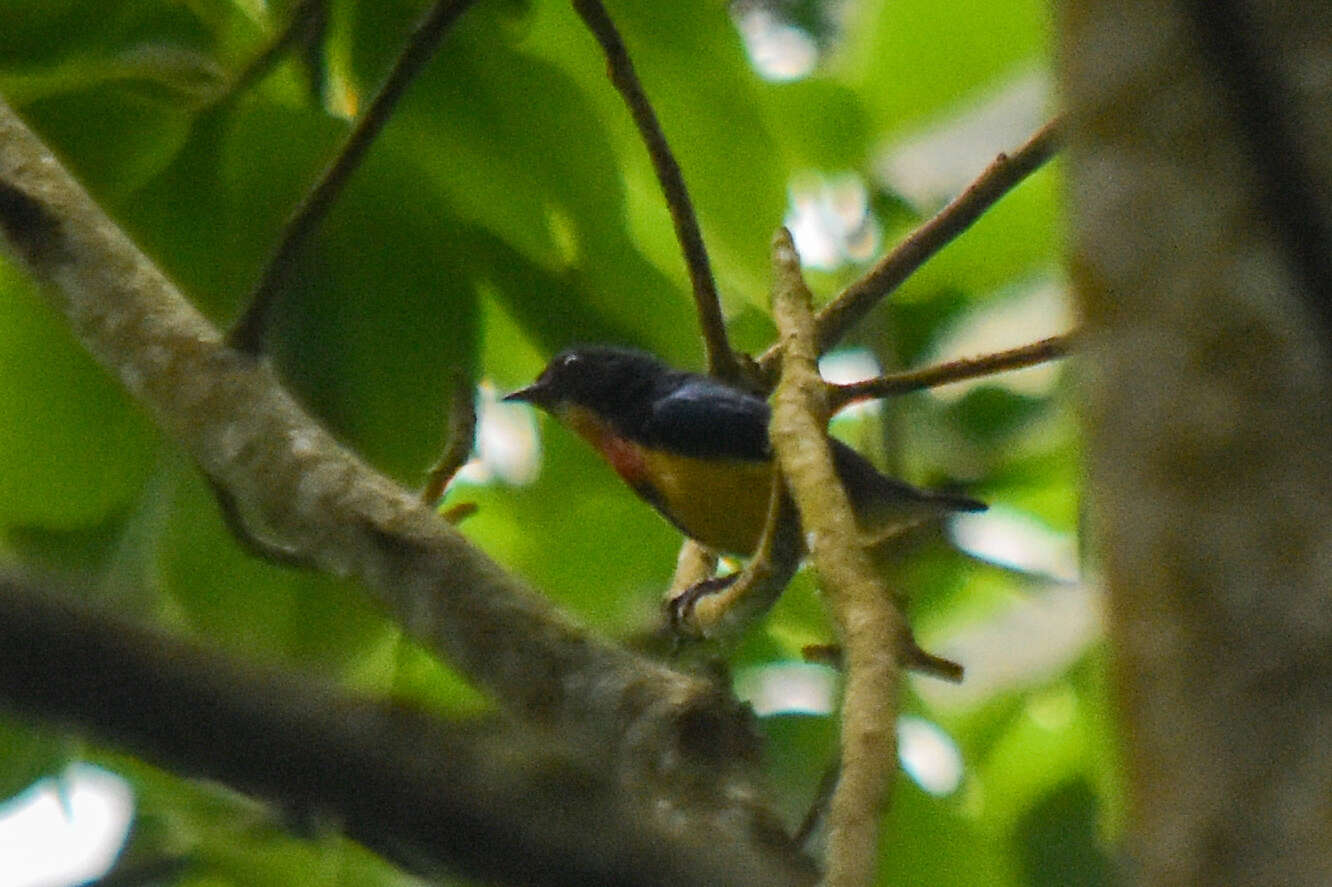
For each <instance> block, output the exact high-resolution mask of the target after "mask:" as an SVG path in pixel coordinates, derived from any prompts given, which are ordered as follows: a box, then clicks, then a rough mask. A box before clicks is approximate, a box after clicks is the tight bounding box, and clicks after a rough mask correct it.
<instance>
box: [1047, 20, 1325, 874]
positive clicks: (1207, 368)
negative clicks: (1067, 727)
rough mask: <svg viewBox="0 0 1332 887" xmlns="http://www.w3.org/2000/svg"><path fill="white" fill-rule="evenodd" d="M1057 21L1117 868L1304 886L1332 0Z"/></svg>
mask: <svg viewBox="0 0 1332 887" xmlns="http://www.w3.org/2000/svg"><path fill="white" fill-rule="evenodd" d="M1063 25H1064V28H1063V37H1064V45H1063V47H1062V65H1063V80H1064V91H1065V95H1066V96H1067V99H1068V102H1069V106H1070V107H1069V114H1070V116H1069V121H1068V122H1069V124H1070V126H1069V130H1068V136H1069V139H1068V148H1069V179H1070V186H1071V187H1070V204H1071V207H1072V214H1073V242H1074V273H1075V279H1076V282H1077V285H1078V290H1079V295H1080V299H1081V307H1082V310H1083V312H1084V314H1085V316H1086V332H1087V335H1086V338H1085V340H1084V345H1085V347H1086V355H1087V367H1088V376H1089V379H1088V395H1089V403H1088V407H1087V423H1088V429H1089V436H1090V461H1091V464H1090V475H1091V476H1090V480H1091V496H1092V501H1093V511H1092V514H1093V522H1092V530H1093V532H1094V534H1095V535H1096V536H1097V538H1098V541H1099V549H1100V551H1101V553H1102V556H1103V558H1104V566H1105V569H1106V572H1107V578H1108V581H1109V587H1110V614H1111V620H1112V632H1113V642H1114V645H1115V652H1116V656H1117V680H1118V684H1119V693H1120V697H1121V701H1122V706H1123V715H1124V718H1125V720H1124V735H1125V749H1126V755H1127V763H1128V766H1129V771H1130V779H1131V795H1132V811H1131V823H1132V826H1131V836H1130V838H1131V840H1130V846H1129V848H1128V849H1129V855H1130V858H1131V860H1132V866H1131V867H1130V869H1129V872H1128V873H1129V874H1130V875H1131V877H1132V879H1133V880H1134V881H1135V882H1136V883H1141V884H1150V885H1154V887H1161V885H1176V884H1199V885H1202V884H1208V885H1216V884H1227V885H1240V884H1282V885H1300V884H1309V885H1314V884H1318V885H1326V884H1329V883H1332V816H1329V812H1328V811H1329V810H1332V755H1330V754H1329V753H1328V740H1329V737H1332V531H1330V530H1329V527H1332V397H1329V391H1330V390H1332V360H1330V359H1329V353H1330V348H1332V331H1330V330H1329V326H1328V324H1327V320H1326V319H1327V317H1328V316H1329V314H1328V308H1329V305H1328V300H1329V299H1332V292H1328V291H1327V281H1326V279H1325V276H1326V272H1325V270H1320V264H1321V268H1322V269H1325V268H1326V263H1327V262H1328V261H1329V259H1332V249H1329V246H1330V245H1329V244H1328V243H1326V242H1324V241H1325V235H1324V234H1323V233H1322V232H1324V231H1326V230H1329V228H1332V153H1329V152H1328V151H1327V147H1326V146H1327V145H1328V144H1332V4H1327V3H1305V4H1300V3H1294V4H1283V3H1278V2H1275V0H1271V2H1253V3H1248V2H1239V0H1235V2H1230V0H1227V2H1221V3H1216V4H1205V3H1192V2H1190V3H1182V2H1181V3H1173V2H1168V0H1145V2H1134V3H1124V2H1113V0H1082V2H1074V3H1070V4H1068V5H1067V6H1066V7H1065V8H1064V22H1063ZM1292 180H1293V181H1294V182H1295V183H1296V185H1297V188H1296V191H1297V193H1298V194H1299V197H1298V199H1291V198H1290V197H1289V195H1290V193H1292V192H1291V191H1290V190H1289V188H1288V187H1287V186H1288V185H1289V183H1290V181H1292ZM1283 181H1284V182H1286V185H1283V184H1282V182H1283ZM1283 195H1285V196H1283Z"/></svg>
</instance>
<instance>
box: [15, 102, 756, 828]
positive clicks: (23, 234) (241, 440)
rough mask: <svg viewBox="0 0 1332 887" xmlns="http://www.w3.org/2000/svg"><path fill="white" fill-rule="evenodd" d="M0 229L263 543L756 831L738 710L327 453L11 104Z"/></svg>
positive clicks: (453, 659)
mask: <svg viewBox="0 0 1332 887" xmlns="http://www.w3.org/2000/svg"><path fill="white" fill-rule="evenodd" d="M0 232H3V234H4V240H5V242H6V244H7V246H8V247H9V248H10V250H11V251H12V252H13V253H14V254H15V255H17V256H18V257H19V258H21V259H22V261H23V263H24V264H25V265H26V266H27V268H28V269H29V271H30V272H31V274H32V275H33V277H34V278H35V279H36V280H38V281H40V282H42V283H43V284H45V285H46V289H47V290H48V291H49V292H50V294H51V295H52V297H53V298H54V300H55V302H56V304H57V306H58V307H59V308H60V309H61V310H62V311H63V312H64V313H65V315H66V316H67V318H68V320H69V322H70V324H71V326H72V328H73V330H74V332H75V334H76V336H77V337H78V338H79V339H80V340H81V341H82V342H83V344H84V345H85V346H86V347H87V348H88V349H89V351H91V352H92V353H93V354H94V356H95V357H97V358H98V359H99V360H100V361H101V362H102V363H103V364H104V365H105V366H106V367H108V368H109V369H110V370H111V371H112V372H113V373H115V374H116V375H117V376H118V377H119V378H120V379H121V380H122V381H123V383H124V384H125V385H126V387H127V388H128V389H129V390H130V391H131V392H132V393H133V394H134V395H135V396H136V397H137V398H138V399H139V400H141V401H142V402H143V403H144V404H146V405H147V406H148V407H149V408H150V409H151V410H152V412H153V413H154V414H155V415H156V417H157V419H158V420H159V422H160V424H161V425H162V427H163V428H164V429H165V430H166V431H167V432H169V433H170V434H172V435H173V436H175V437H176V439H177V440H179V441H180V443H181V444H182V445H183V446H184V447H185V448H186V450H187V451H188V452H189V453H190V454H191V455H192V456H193V458H194V459H195V460H196V461H197V462H198V463H199V465H200V466H201V468H202V469H203V471H204V472H205V473H206V474H207V475H208V476H209V477H211V478H213V479H214V480H216V481H217V482H218V483H219V484H221V485H222V486H224V487H225V488H226V489H227V490H228V491H229V492H230V493H231V494H232V495H233V496H235V497H236V499H237V500H239V501H240V502H242V503H243V504H244V506H245V513H246V514H247V515H256V516H257V517H258V518H259V520H260V521H261V523H262V524H263V528H264V530H265V533H264V535H265V536H266V537H269V538H271V539H272V540H274V541H276V542H278V543H280V544H282V545H283V546H286V547H289V548H290V549H291V550H292V551H293V552H294V553H296V554H297V555H299V556H300V557H301V558H302V559H303V560H305V561H309V562H312V563H313V564H315V565H317V566H318V567H319V568H320V569H322V570H325V571H327V572H329V573H332V574H335V575H350V576H353V577H356V578H359V579H360V580H361V581H362V582H363V584H364V585H365V587H366V589H367V590H368V591H369V592H370V593H371V594H372V595H374V596H375V597H376V598H377V599H378V600H379V601H381V602H382V603H383V605H384V606H385V607H386V608H387V609H388V610H389V611H390V612H391V613H392V614H393V615H394V616H395V617H396V619H397V620H398V621H399V622H400V623H401V624H402V625H403V627H404V628H405V629H406V630H407V631H408V632H409V633H410V634H411V635H413V636H414V637H416V638H418V639H419V640H420V641H421V642H422V643H424V644H425V645H426V646H427V647H428V648H430V649H431V650H433V651H435V652H436V653H438V654H439V655H440V656H441V657H442V658H444V659H445V660H446V661H448V662H449V663H451V664H452V665H454V666H455V667H457V668H458V669H459V670H460V671H461V672H462V673H463V674H464V675H465V676H466V677H467V678H468V679H470V680H471V681H473V682H474V683H475V684H476V685H477V686H479V687H480V688H482V689H484V690H486V691H488V692H489V693H490V694H492V696H493V697H494V699H495V700H496V701H497V702H498V703H499V704H500V705H502V706H504V707H505V708H506V709H507V710H508V711H510V712H512V713H514V714H515V715H516V716H519V717H521V718H525V719H529V720H530V721H532V722H533V723H535V724H537V725H540V726H542V727H544V728H549V729H551V730H553V731H556V732H559V733H560V734H561V735H564V736H567V737H568V738H569V739H570V740H571V741H573V742H582V743H586V744H587V745H588V747H591V748H596V749H598V751H599V753H600V754H602V755H603V756H604V760H605V761H606V762H607V763H608V764H609V765H610V766H612V767H613V768H616V769H617V770H618V772H620V773H621V774H623V775H625V777H626V778H630V779H632V778H637V777H641V776H642V774H643V773H652V774H655V775H657V776H667V775H669V774H671V773H673V772H683V771H684V770H686V769H688V768H690V767H694V766H696V765H699V764H700V762H702V763H703V764H705V765H706V766H707V768H708V769H709V772H710V773H711V774H712V775H711V777H710V779H709V780H707V781H703V782H699V783H697V784H693V785H692V787H691V788H690V791H692V792H698V791H700V790H701V789H700V788H699V786H700V785H702V786H705V787H706V790H707V793H709V794H710V795H711V796H712V798H713V802H712V803H711V806H708V805H704V807H705V809H704V811H703V812H702V813H700V814H699V815H702V816H704V818H705V819H706V818H709V817H715V818H716V820H717V821H718V822H721V821H723V820H726V819H727V818H728V817H729V818H734V817H736V816H737V815H739V817H740V819H741V820H748V821H752V822H756V823H757V822H761V821H763V820H764V818H765V816H766V815H767V814H766V813H765V810H766V808H765V807H764V806H763V805H762V803H761V801H760V799H759V798H758V796H757V794H756V792H755V790H754V788H753V784H752V781H751V775H750V770H749V768H750V767H751V766H752V762H753V760H754V757H755V749H756V743H757V738H756V737H755V736H754V734H753V732H752V726H751V724H750V721H749V716H748V715H747V713H746V712H745V710H743V709H742V708H741V707H740V706H739V704H738V703H736V702H735V700H734V699H733V698H731V697H730V696H728V695H726V694H724V693H723V692H721V691H720V690H718V689H717V688H715V687H713V686H712V685H710V684H707V683H705V682H703V681H701V680H699V679H696V678H693V677H689V676H686V675H684V674H681V673H680V672H677V671H674V670H672V669H670V668H667V667H665V666H663V665H660V664H657V663H654V662H651V661H649V660H646V659H644V658H641V657H638V656H635V655H632V654H631V653H629V652H627V651H625V650H624V649H622V648H619V647H616V646H613V645H611V644H608V643H606V642H604V641H602V640H600V639H598V638H597V637H595V636H593V635H591V634H589V633H588V632H587V631H586V630H585V629H583V628H582V627H581V626H579V625H577V624H575V623H574V622H572V621H571V620H570V619H569V618H568V617H566V616H564V615H563V614H561V613H559V612H558V611H556V610H555V609H554V608H553V607H552V606H551V605H550V604H549V603H548V602H547V601H546V600H545V599H544V598H542V597H541V596H540V595H539V594H537V593H536V592H535V591H533V590H532V589H531V588H529V587H527V586H526V585H524V584H523V583H521V582H520V581H518V580H516V579H515V578H513V577H512V576H510V575H508V574H507V573H506V572H505V571H504V570H503V569H501V568H500V567H499V566H498V565H497V564H495V563H494V562H493V561H491V560H490V559H489V558H488V557H486V555H484V554H483V553H482V552H480V551H479V550H477V549H476V548H475V547H473V546H472V545H471V544H469V543H468V542H467V541H466V540H465V539H464V538H463V537H462V536H460V535H459V534H458V533H457V532H455V531H454V530H452V529H451V528H450V527H449V526H448V525H447V524H446V523H445V522H444V521H442V520H441V519H440V518H439V517H438V516H437V515H435V514H434V513H432V512H431V511H430V509H428V508H426V507H425V506H424V505H422V504H421V503H420V502H419V501H417V499H416V497H414V496H413V495H411V494H410V493H409V492H407V491H406V490H403V489H401V488H400V487H398V486H397V485H396V484H394V483H393V482H391V481H389V480H388V479H386V478H384V477H383V476H382V475H379V474H378V473H376V472H374V471H373V470H371V469H370V468H369V467H368V466H367V465H365V464H364V463H363V462H362V461H361V460H359V459H358V458H357V457H356V456H354V455H353V454H351V453H350V452H348V451H347V450H346V449H344V448H343V447H341V446H340V445H339V444H337V442H336V441H334V440H333V438H332V437H331V436H330V435H329V434H328V433H327V432H326V431H325V430H324V429H323V428H321V427H320V426H319V425H318V424H317V423H316V422H315V421H314V420H312V419H311V418H310V416H309V415H308V414H306V413H305V411H304V410H303V409H302V408H301V407H300V406H299V405H298V404H297V403H296V402H295V401H294V400H293V399H292V398H291V396H290V395H289V394H288V393H287V392H286V391H285V390H284V389H283V388H282V387H281V386H280V385H279V384H278V382H277V380H276V379H275V377H274V375H273V373H272V372H271V371H270V369H269V367H268V366H267V365H265V364H264V363H263V362H257V361H255V360H253V359H252V358H250V357H249V356H247V355H244V354H240V353H238V352H236V351H234V350H232V349H230V348H228V347H227V346H226V345H225V344H224V343H223V341H222V337H221V335H220V334H219V333H218V331H217V330H215V329H214V328H212V327H211V326H210V325H209V324H208V322H207V321H206V320H205V319H204V318H203V317H202V315H200V314H199V312H198V311H196V310H195V309H194V308H193V307H192V306H191V305H189V304H188V303H187V302H186V301H185V300H184V299H183V298H182V297H181V295H180V293H179V292H178V291H177V290H176V289H175V288H174V286H173V285H172V284H171V283H170V282H169V281H168V280H167V279H166V278H165V277H164V276H163V275H162V274H161V272H160V271H158V269H157V268H155V267H154V266H153V265H152V264H151V262H149V261H148V260H147V259H146V258H145V257H144V256H143V254H142V253H140V252H139V250H138V249H137V248H135V247H134V245H133V244H132V243H130V242H129V240H128V239H127V238H126V237H125V236H124V234H122V233H121V232H120V231H119V230H118V229H117V228H116V227H115V225H114V224H113V223H112V222H111V221H110V220H109V219H108V218H107V217H106V216H105V215H104V214H103V213H102V212H101V210H100V209H98V208H97V207H96V206H95V205H94V204H93V203H92V201H91V200H90V198H89V197H88V196H87V194H86V193H85V192H84V191H83V190H82V189H81V188H80V187H79V186H78V184H77V183H75V182H74V181H73V180H72V179H71V178H70V177H69V175H68V174H67V173H66V172H65V170H64V169H63V168H62V167H61V166H60V164H59V163H58V162H57V161H56V160H55V158H54V157H53V156H52V155H51V154H50V152H49V151H48V150H47V149H46V148H45V147H44V146H43V145H42V144H41V143H40V142H39V141H38V140H37V139H36V137H35V136H33V135H32V133H31V132H29V131H28V129H27V128H26V126H24V125H23V123H22V122H21V121H20V120H19V119H18V118H17V117H16V116H14V114H13V113H12V112H11V111H10V110H9V109H8V108H7V107H6V106H4V105H3V104H0ZM636 775H637V777H636ZM682 791H684V789H683V788H682ZM681 803H682V804H684V803H685V802H684V801H682V802H681ZM659 812H660V813H661V815H663V816H669V815H671V810H670V809H669V807H668V806H663V807H662V808H660V809H659ZM696 812H697V811H696ZM732 834H734V832H732Z"/></svg>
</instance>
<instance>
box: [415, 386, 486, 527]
mask: <svg viewBox="0 0 1332 887" xmlns="http://www.w3.org/2000/svg"><path fill="white" fill-rule="evenodd" d="M448 407H449V422H448V428H447V430H446V433H445V438H444V452H442V453H440V455H439V459H438V460H437V461H436V462H435V464H434V465H433V466H432V467H431V469H430V474H429V475H428V476H427V477H426V485H425V489H423V490H422V491H421V501H422V502H423V503H424V504H426V505H428V506H429V507H431V508H435V507H436V506H438V505H439V500H440V499H441V498H443V496H444V490H445V488H446V487H448V485H449V482H450V481H451V480H453V476H454V475H455V474H457V473H458V469H460V468H462V467H463V466H464V465H466V464H467V459H468V457H469V456H471V454H472V449H473V447H474V446H475V445H476V393H475V391H473V389H472V380H471V378H470V377H469V376H468V375H467V373H464V372H462V371H461V370H459V371H458V372H457V374H456V375H455V377H454V379H453V386H452V391H450V393H449V404H448ZM469 513H470V512H469Z"/></svg>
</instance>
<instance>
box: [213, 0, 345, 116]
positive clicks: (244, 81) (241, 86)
mask: <svg viewBox="0 0 1332 887" xmlns="http://www.w3.org/2000/svg"><path fill="white" fill-rule="evenodd" d="M327 24H328V2H327V0H301V2H300V3H298V4H296V8H295V9H294V10H293V11H292V14H291V20H290V21H288V22H287V25H286V27H284V28H283V29H282V31H281V33H279V34H278V36H277V38H276V39H274V40H273V42H272V43H270V44H269V45H268V47H267V48H266V49H265V50H264V51H263V52H261V53H259V55H257V56H255V58H254V59H253V60H252V61H251V62H250V64H249V65H247V66H246V67H245V70H243V71H241V73H240V74H239V75H237V77H236V79H235V81H234V82H233V83H232V85H231V89H229V90H228V93H229V94H231V95H236V94H239V93H242V92H245V91H246V90H247V89H249V88H250V87H252V86H254V85H255V84H256V83H258V82H259V81H260V80H262V79H264V77H266V76H267V75H268V73H269V72H270V71H272V70H273V68H274V67H275V66H276V65H277V63H278V61H279V60H280V59H281V58H282V57H283V56H284V55H286V53H287V51H288V50H290V49H291V48H292V47H293V46H299V45H302V44H304V45H306V46H313V45H317V44H318V43H319V42H320V41H322V40H323V35H324V31H325V29H326V27H327ZM321 75H322V72H319V71H316V72H314V74H313V76H314V77H316V78H319V77H321ZM316 87H317V88H316V90H315V92H317V93H320V94H322V92H323V90H322V88H318V84H316Z"/></svg>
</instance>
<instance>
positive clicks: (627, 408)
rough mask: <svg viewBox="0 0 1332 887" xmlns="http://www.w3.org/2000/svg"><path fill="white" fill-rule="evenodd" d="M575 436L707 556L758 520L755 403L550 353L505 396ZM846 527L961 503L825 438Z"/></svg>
mask: <svg viewBox="0 0 1332 887" xmlns="http://www.w3.org/2000/svg"><path fill="white" fill-rule="evenodd" d="M504 399H505V400H506V401H522V402H525V403H530V404H532V405H534V406H537V407H540V408H541V409H543V410H545V411H547V412H548V413H550V414H551V415H552V416H554V417H555V418H556V419H557V420H559V421H560V422H561V423H562V424H564V425H565V426H567V427H568V428H570V429H572V430H573V431H575V432H577V433H578V434H579V435H581V436H582V437H583V438H585V439H586V440H587V441H588V442H589V443H591V444H592V446H593V447H594V448H595V449H596V450H597V452H598V453H600V454H601V456H602V457H603V458H604V459H605V460H606V461H607V462H608V463H610V465H611V467H612V468H614V469H615V471H616V473H617V474H619V475H620V477H621V478H622V479H623V480H624V481H625V483H627V484H628V485H629V486H630V487H632V488H633V489H634V491H635V492H636V493H638V495H639V496H641V497H642V498H643V499H644V500H646V501H647V502H648V503H649V504H650V505H652V506H653V507H654V508H656V509H657V511H659V512H660V513H661V514H662V515H663V516H665V517H666V519H667V520H669V521H670V522H671V523H673V524H674V525H675V526H676V527H677V528H678V529H679V530H680V531H681V532H682V533H684V534H685V535H686V536H688V537H690V538H691V539H694V540H695V541H697V542H699V543H701V544H703V545H705V546H707V547H708V548H711V549H713V550H714V551H718V552H723V553H728V554H738V555H744V556H748V555H750V554H752V553H753V552H754V551H755V549H756V548H757V547H758V543H759V538H760V536H761V535H762V533H763V528H764V525H765V523H766V521H767V515H768V500H769V497H770V495H771V490H772V472H773V470H774V460H773V453H772V447H771V446H770V444H769V442H768V418H769V416H770V414H771V410H770V408H769V406H768V403H767V401H765V400H763V399H762V398H760V397H757V396H755V395H753V394H750V393H749V392H747V391H744V390H742V389H740V388H736V387H734V386H732V385H729V384H727V383H725V382H723V381H721V380H719V379H716V378H713V377H711V376H704V375H701V374H698V373H687V372H682V371H680V370H676V369H672V368H671V367H669V366H667V365H666V364H665V363H663V362H662V361H660V360H659V359H657V358H656V357H654V356H652V355H651V354H647V353H646V352H642V351H635V350H631V349H627V348H612V347H605V346H592V347H582V348H573V349H570V350H568V351H564V352H562V353H560V354H558V355H556V356H555V358H554V359H552V360H551V362H550V363H549V364H548V365H547V366H546V368H545V370H543V371H542V373H541V375H540V376H539V377H538V378H537V380H536V381H535V382H533V383H532V384H531V385H529V386H527V387H526V388H522V389H519V390H518V391H514V392H513V393H511V394H509V395H507V396H506V397H505V398H504ZM830 443H831V445H832V455H833V463H834V467H835V469H836V471H837V475H838V477H839V478H840V479H841V481H842V483H843V484H844V485H845V487H846V492H847V496H848V498H850V500H851V505H852V508H853V509H854V510H855V512H856V518H857V522H858V523H859V524H860V525H861V527H862V528H863V529H865V530H866V531H867V532H868V533H871V534H874V535H886V534H889V533H891V532H894V531H896V530H901V529H905V528H907V527H909V526H912V525H915V524H918V523H921V522H923V521H926V520H930V519H932V518H938V517H942V516H944V515H946V514H948V513H950V512H954V511H982V510H984V509H985V508H986V506H985V504H984V503H982V502H978V501H976V500H975V499H970V498H968V497H966V496H959V495H955V494H952V493H943V492H934V491H930V490H921V489H917V488H916V487H913V486H911V485H910V484H906V483H903V482H902V481H899V480H894V479H892V478H890V477H886V476H884V475H883V474H880V473H879V471H878V470H877V469H876V468H875V467H874V466H873V465H871V464H870V463H869V461H868V460H866V459H865V458H864V457H863V456H861V455H860V454H859V453H857V452H856V451H855V450H853V449H851V448H850V447H848V446H846V445H845V444H843V443H840V442H839V441H836V440H832V441H830Z"/></svg>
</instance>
